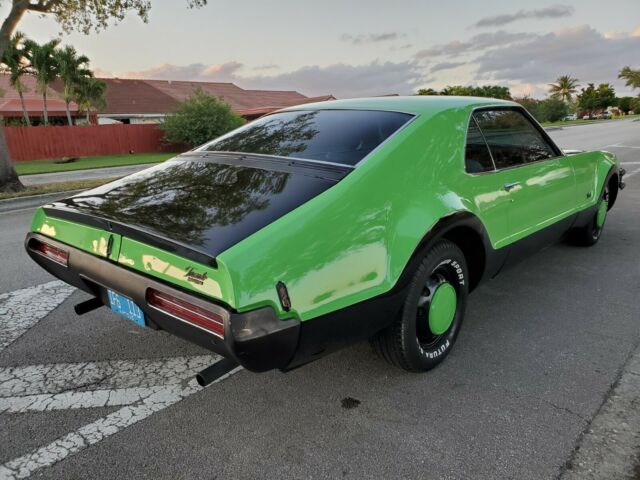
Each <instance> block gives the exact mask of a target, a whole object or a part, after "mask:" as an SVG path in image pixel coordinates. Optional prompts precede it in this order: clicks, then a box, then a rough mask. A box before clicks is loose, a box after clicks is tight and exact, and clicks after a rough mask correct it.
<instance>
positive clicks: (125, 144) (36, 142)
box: [4, 124, 186, 162]
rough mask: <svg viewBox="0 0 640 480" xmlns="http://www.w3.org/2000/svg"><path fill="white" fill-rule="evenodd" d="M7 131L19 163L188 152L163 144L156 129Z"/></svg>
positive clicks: (97, 127) (88, 127)
mask: <svg viewBox="0 0 640 480" xmlns="http://www.w3.org/2000/svg"><path fill="white" fill-rule="evenodd" d="M4 131H5V135H6V137H7V144H8V146H9V152H10V153H11V158H12V159H13V160H14V161H16V162H24V161H27V160H45V159H58V158H63V157H92V156H97V155H117V154H126V153H130V152H134V153H154V152H177V151H181V150H182V151H184V150H186V148H184V147H181V146H177V145H174V144H170V143H167V142H166V141H164V140H163V132H162V130H160V129H159V128H158V127H157V126H156V125H120V124H117V125H86V126H85V125H82V126H80V125H78V126H60V127H58V126H49V127H42V126H38V127H5V129H4Z"/></svg>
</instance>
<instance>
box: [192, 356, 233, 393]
mask: <svg viewBox="0 0 640 480" xmlns="http://www.w3.org/2000/svg"><path fill="white" fill-rule="evenodd" d="M237 366H238V364H237V363H236V362H234V361H233V360H229V359H228V358H223V359H222V360H220V361H219V362H216V363H214V364H213V365H211V366H209V367H207V368H205V369H204V370H202V371H201V372H200V373H198V374H197V375H196V381H197V382H198V385H200V386H201V387H206V386H207V385H209V384H211V383H213V382H215V381H216V380H218V379H219V378H220V377H222V376H223V375H226V374H227V373H229V372H230V371H231V370H233V369H234V368H236V367H237Z"/></svg>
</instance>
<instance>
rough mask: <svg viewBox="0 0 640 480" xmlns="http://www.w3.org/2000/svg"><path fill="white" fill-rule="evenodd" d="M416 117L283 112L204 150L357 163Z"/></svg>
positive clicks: (364, 112)
mask: <svg viewBox="0 0 640 480" xmlns="http://www.w3.org/2000/svg"><path fill="white" fill-rule="evenodd" d="M411 118H412V115H409V114H407V113H399V112H386V111H372V110H314V111H291V112H280V113H275V114H273V115H268V116H266V117H262V118H259V119H258V120H255V121H253V122H251V123H249V124H247V125H245V126H244V127H241V128H239V129H237V130H234V131H233V132H230V133H228V134H226V135H224V136H222V137H220V138H218V139H216V140H214V141H213V142H211V143H209V144H207V145H205V146H204V147H202V150H208V151H218V152H242V153H260V154H265V155H276V156H280V157H295V158H303V159H308V160H321V161H324V162H332V163H341V164H344V165H355V164H356V163H358V162H359V161H360V160H362V159H363V158H364V157H365V156H366V155H367V154H368V153H369V152H371V151H372V150H373V149H374V148H376V147H377V146H378V145H380V144H381V143H382V142H383V141H384V140H385V139H386V138H387V137H389V136H390V135H391V134H392V133H394V132H395V131H396V130H398V129H399V128H400V127H402V126H403V125H404V124H405V123H406V122H407V121H409V120H410V119H411Z"/></svg>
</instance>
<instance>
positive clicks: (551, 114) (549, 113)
mask: <svg viewBox="0 0 640 480" xmlns="http://www.w3.org/2000/svg"><path fill="white" fill-rule="evenodd" d="M540 109H541V117H542V118H543V120H539V119H538V121H543V122H557V121H559V120H562V119H563V118H564V117H566V116H567V114H568V113H569V106H568V105H567V102H565V101H564V100H562V99H560V98H554V97H550V98H546V99H544V100H542V101H541V102H540Z"/></svg>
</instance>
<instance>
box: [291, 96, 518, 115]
mask: <svg viewBox="0 0 640 480" xmlns="http://www.w3.org/2000/svg"><path fill="white" fill-rule="evenodd" d="M484 106H518V104H517V103H515V102H511V101H508V100H499V99H497V98H484V97H455V96H440V95H414V96H406V97H402V96H393V97H370V98H353V99H347V100H331V101H325V102H318V103H307V104H303V105H296V106H294V107H289V108H285V109H282V110H280V111H293V110H334V109H345V110H387V111H393V112H406V113H412V114H421V113H428V114H431V115H432V114H435V113H438V112H441V111H445V110H452V109H459V108H477V107H484Z"/></svg>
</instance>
